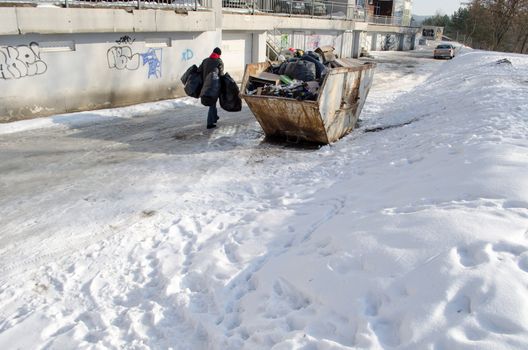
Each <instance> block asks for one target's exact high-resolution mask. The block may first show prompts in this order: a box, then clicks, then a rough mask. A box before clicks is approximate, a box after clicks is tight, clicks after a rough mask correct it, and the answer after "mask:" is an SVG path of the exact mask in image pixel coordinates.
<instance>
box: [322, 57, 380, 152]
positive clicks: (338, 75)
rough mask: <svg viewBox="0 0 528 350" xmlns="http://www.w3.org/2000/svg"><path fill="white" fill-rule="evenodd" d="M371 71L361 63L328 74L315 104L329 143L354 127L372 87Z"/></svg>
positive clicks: (371, 66) (366, 65) (369, 66)
mask: <svg viewBox="0 0 528 350" xmlns="http://www.w3.org/2000/svg"><path fill="white" fill-rule="evenodd" d="M373 68H374V65H372V64H362V65H355V66H349V67H340V68H334V69H331V70H330V71H329V72H328V74H327V76H326V78H325V80H324V82H323V85H322V87H321V89H320V95H319V99H318V103H319V108H320V112H321V117H322V119H323V122H324V125H325V130H326V134H327V137H328V142H329V143H331V142H334V141H337V140H338V139H340V138H341V137H343V136H344V135H346V134H348V133H349V132H351V131H352V130H353V129H354V128H355V126H356V123H357V120H358V118H359V115H360V113H361V110H362V108H363V105H364V103H365V100H366V98H367V95H368V92H369V90H370V86H371V84H372V76H373Z"/></svg>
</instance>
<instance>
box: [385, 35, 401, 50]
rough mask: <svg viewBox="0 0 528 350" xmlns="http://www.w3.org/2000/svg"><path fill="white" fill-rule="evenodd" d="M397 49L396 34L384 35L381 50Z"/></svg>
mask: <svg viewBox="0 0 528 350" xmlns="http://www.w3.org/2000/svg"><path fill="white" fill-rule="evenodd" d="M397 49H398V45H397V41H396V36H395V35H391V34H387V35H385V41H384V42H383V47H382V50H383V51H391V50H397Z"/></svg>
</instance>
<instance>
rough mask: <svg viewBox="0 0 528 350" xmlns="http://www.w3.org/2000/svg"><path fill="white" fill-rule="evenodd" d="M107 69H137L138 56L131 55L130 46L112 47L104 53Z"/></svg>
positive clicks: (135, 54)
mask: <svg viewBox="0 0 528 350" xmlns="http://www.w3.org/2000/svg"><path fill="white" fill-rule="evenodd" d="M106 56H107V59H108V67H109V68H115V69H119V70H123V69H128V70H136V69H138V68H139V54H137V53H134V54H133V53H132V49H131V48H130V46H112V47H111V48H110V49H108V51H107V53H106Z"/></svg>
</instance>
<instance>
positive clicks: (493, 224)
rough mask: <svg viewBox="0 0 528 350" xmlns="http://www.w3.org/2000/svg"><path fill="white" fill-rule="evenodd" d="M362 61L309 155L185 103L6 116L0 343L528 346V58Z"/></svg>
mask: <svg viewBox="0 0 528 350" xmlns="http://www.w3.org/2000/svg"><path fill="white" fill-rule="evenodd" d="M374 55H375V58H376V60H378V61H379V62H380V64H379V65H378V68H377V71H376V77H375V82H374V86H373V89H372V91H371V93H370V95H369V98H368V100H367V103H366V105H365V108H364V110H363V114H362V124H361V127H360V128H359V129H358V130H356V131H354V132H353V133H351V134H350V135H348V136H347V137H345V138H343V139H342V140H340V141H339V142H337V143H335V144H333V145H330V146H325V147H321V148H319V149H309V148H308V149H307V148H297V147H292V146H291V145H282V144H271V143H267V142H265V141H264V137H263V133H262V131H261V129H260V127H259V125H258V124H257V123H256V121H255V119H254V118H253V116H252V115H251V113H250V112H249V111H248V109H247V108H244V109H243V110H242V112H240V113H230V114H228V113H221V119H220V122H219V127H218V128H217V129H213V130H206V129H205V118H206V109H205V108H204V107H202V106H200V105H199V104H197V103H196V101H195V100H193V99H179V100H172V101H164V102H159V103H151V104H144V105H139V106H132V107H127V108H120V109H112V110H104V111H92V112H86V113H76V114H72V115H61V116H54V117H50V118H43V119H36V120H30V121H23V122H16V123H11V124H3V125H0V220H1V224H0V349H79V348H80V349H122V348H125V349H171V348H172V349H275V350H282V349H354V348H368V349H381V348H383V349H393V348H398V349H508V348H512V349H526V348H527V347H528V176H527V174H528V140H527V137H526V136H527V135H528V57H527V56H521V55H513V54H505V53H491V52H481V51H471V50H467V49H466V50H463V51H462V52H461V53H459V54H458V56H457V57H456V58H455V59H453V60H451V61H437V60H432V59H431V52H430V49H421V50H418V51H416V52H376V53H374ZM504 58H507V59H508V60H509V62H510V63H508V62H503V63H498V61H499V60H502V59H504Z"/></svg>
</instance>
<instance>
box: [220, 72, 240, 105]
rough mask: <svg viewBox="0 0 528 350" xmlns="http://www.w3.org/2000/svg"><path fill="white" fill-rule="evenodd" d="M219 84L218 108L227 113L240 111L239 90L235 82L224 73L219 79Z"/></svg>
mask: <svg viewBox="0 0 528 350" xmlns="http://www.w3.org/2000/svg"><path fill="white" fill-rule="evenodd" d="M220 82H221V89H220V107H222V109H223V110H224V111H227V112H239V111H240V110H242V100H241V99H240V90H239V89H238V85H237V83H236V82H235V80H234V79H233V78H232V77H231V76H230V75H229V73H226V74H224V76H223V77H221V78H220Z"/></svg>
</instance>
